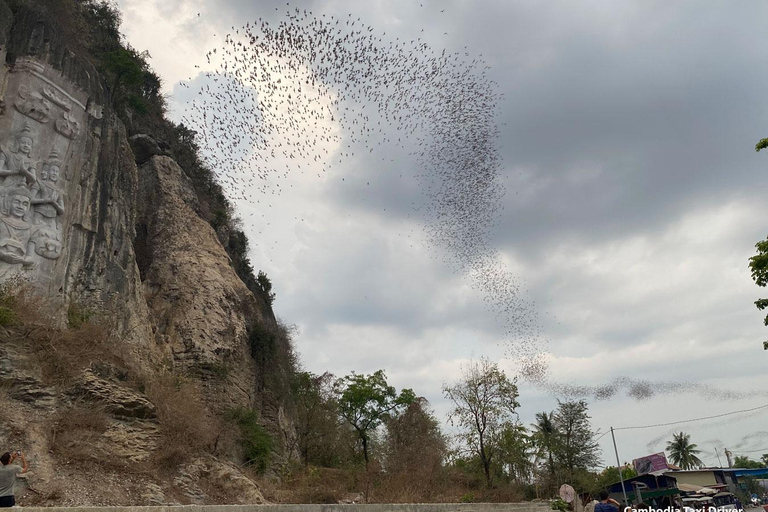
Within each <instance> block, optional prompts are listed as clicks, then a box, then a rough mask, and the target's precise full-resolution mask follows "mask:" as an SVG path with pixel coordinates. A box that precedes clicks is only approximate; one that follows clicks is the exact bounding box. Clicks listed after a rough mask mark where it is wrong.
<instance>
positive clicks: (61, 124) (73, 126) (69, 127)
mask: <svg viewBox="0 0 768 512" xmlns="http://www.w3.org/2000/svg"><path fill="white" fill-rule="evenodd" d="M54 126H56V131H57V132H59V133H60V134H62V135H63V136H65V137H66V138H68V139H76V138H77V136H78V135H80V123H78V122H77V121H75V117H74V116H72V115H70V114H69V113H67V112H62V113H61V117H59V118H58V119H57V120H56V123H55V125H54Z"/></svg>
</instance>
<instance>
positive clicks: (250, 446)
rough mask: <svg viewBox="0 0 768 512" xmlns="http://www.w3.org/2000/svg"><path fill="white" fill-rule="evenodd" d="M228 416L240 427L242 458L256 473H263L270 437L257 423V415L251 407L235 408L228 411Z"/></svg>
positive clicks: (267, 461) (265, 466)
mask: <svg viewBox="0 0 768 512" xmlns="http://www.w3.org/2000/svg"><path fill="white" fill-rule="evenodd" d="M228 417H229V418H230V419H231V420H232V421H233V422H234V423H235V424H236V425H237V426H238V428H239V429H240V444H241V446H242V448H243V459H244V461H245V463H246V464H248V465H250V466H253V467H254V469H255V470H256V471H257V472H258V473H264V472H265V471H266V470H267V467H268V466H269V455H270V453H271V451H272V438H271V437H270V435H269V433H268V432H267V431H266V429H265V428H264V427H263V426H262V425H261V424H260V423H259V415H258V413H257V412H256V411H254V410H252V409H244V408H237V409H231V410H230V411H229V414H228Z"/></svg>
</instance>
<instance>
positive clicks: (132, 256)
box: [0, 0, 292, 504]
mask: <svg viewBox="0 0 768 512" xmlns="http://www.w3.org/2000/svg"><path fill="white" fill-rule="evenodd" d="M11 20H12V21H11ZM0 62H2V66H1V67H0V282H7V281H8V280H11V279H17V278H19V277H20V278H22V279H23V280H24V281H26V282H27V283H28V286H29V287H31V288H32V289H33V290H35V293H36V294H37V295H39V296H41V297H44V298H45V299H46V300H47V302H49V303H50V305H49V307H50V308H51V309H50V311H49V314H50V315H51V318H52V319H53V321H54V323H57V324H58V325H61V326H64V325H65V324H66V322H67V318H68V316H71V314H72V311H73V309H75V310H77V311H83V310H86V311H91V312H102V313H104V312H106V313H107V314H108V315H109V317H110V319H111V320H112V325H113V328H114V330H115V339H116V340H117V341H116V343H119V344H121V346H122V347H124V356H125V357H124V359H125V360H131V361H133V364H134V365H136V364H137V365H138V366H139V368H138V370H140V372H141V373H142V374H143V375H144V377H147V376H149V378H151V376H152V374H153V373H161V372H169V371H170V372H175V373H176V374H178V375H183V376H185V377H186V378H188V379H192V380H195V381H196V382H198V383H199V384H200V387H201V388H202V390H203V394H204V399H205V402H206V403H207V404H208V406H210V407H212V409H214V410H216V411H218V412H219V413H222V414H223V413H224V412H225V411H226V410H227V409H235V408H241V409H258V410H260V411H261V412H262V413H263V414H264V416H265V417H266V418H267V420H268V422H269V425H268V426H269V427H270V428H269V430H270V431H271V432H272V433H273V435H275V436H277V437H278V441H280V442H279V443H278V444H277V446H278V447H281V448H284V447H285V446H287V445H289V444H290V438H291V435H292V432H291V426H290V421H289V420H288V419H286V418H287V417H286V414H285V411H284V408H283V404H282V402H281V399H280V397H279V396H277V395H276V394H275V393H271V394H270V393H267V390H265V389H264V385H263V382H264V379H263V375H261V373H263V372H265V369H264V368H263V367H260V366H259V364H258V358H256V360H255V359H254V357H253V355H254V354H253V350H254V348H253V347H254V344H253V331H254V329H257V330H259V331H264V330H267V331H269V330H273V329H274V328H275V326H276V324H275V320H274V315H273V313H272V311H271V309H270V308H269V306H267V305H265V304H264V302H263V301H260V300H259V299H257V298H256V297H254V295H253V294H252V293H251V292H250V291H249V290H248V289H247V287H246V286H245V285H244V284H243V282H242V281H241V280H240V279H239V278H238V277H237V275H236V274H235V272H234V271H233V269H232V266H231V264H230V260H229V257H228V256H227V253H226V251H225V249H224V248H223V247H222V245H221V243H220V241H219V238H217V235H216V233H215V232H214V230H213V229H212V228H211V226H210V225H209V224H208V223H207V222H205V221H204V220H203V219H201V218H200V217H199V216H198V215H197V213H196V211H199V208H198V206H197V203H198V197H197V196H196V195H195V192H194V190H193V188H192V187H191V186H190V184H189V180H188V179H187V177H186V176H185V173H184V171H183V169H181V168H180V167H179V166H178V165H177V164H176V162H175V161H174V160H173V159H172V158H171V157H169V156H162V155H155V156H152V152H150V153H146V151H145V149H146V148H145V146H142V141H143V142H146V141H145V140H143V139H142V138H141V137H139V138H138V139H137V138H134V148H135V150H136V153H141V154H140V155H139V160H140V161H142V162H143V163H142V164H141V165H140V166H137V164H136V155H135V154H134V151H133V150H132V148H131V145H130V144H129V141H128V137H127V134H126V130H125V127H124V126H123V123H122V122H121V121H120V120H119V118H118V117H117V115H116V114H115V113H114V112H113V111H112V110H111V109H110V108H109V106H108V105H109V97H108V92H107V90H106V89H105V88H104V87H103V85H102V83H101V79H100V77H99V74H98V73H97V71H96V70H95V69H94V68H93V66H91V65H89V64H88V63H87V61H86V60H84V59H82V58H78V57H77V56H75V55H74V54H73V53H71V52H70V51H69V50H68V49H67V45H66V44H65V42H64V41H62V40H61V39H60V38H59V36H58V35H57V32H56V30H55V28H54V27H53V26H52V25H51V24H50V23H49V22H46V21H43V20H41V19H40V18H39V16H37V15H36V14H34V13H32V12H25V11H22V12H20V13H17V14H16V18H15V19H13V18H12V15H11V11H10V10H9V9H8V7H7V6H6V5H5V3H4V2H3V0H0ZM70 320H71V318H70ZM27 356H28V355H27V354H25V348H24V345H23V343H10V344H8V345H7V346H5V347H0V384H4V385H5V387H6V388H7V390H8V396H7V397H6V398H7V399H8V400H10V402H8V403H7V404H6V406H7V409H8V410H11V411H13V412H14V413H15V414H16V417H15V418H14V419H13V420H12V421H10V420H9V421H10V422H6V424H5V425H3V426H2V428H0V445H5V444H6V442H7V441H11V442H14V443H22V444H25V445H26V446H25V447H26V448H28V449H30V450H33V456H35V457H36V459H35V460H33V464H35V463H36V466H37V469H36V470H35V471H36V473H35V472H33V473H32V475H33V476H32V477H31V478H30V485H31V486H32V487H33V488H34V487H35V485H37V486H38V487H46V486H48V487H50V486H51V485H53V484H52V483H51V482H53V481H54V480H56V478H57V475H59V476H60V473H61V472H60V468H58V467H57V464H58V463H60V462H61V461H57V460H56V458H55V457H52V456H51V455H50V454H48V453H44V452H45V451H46V450H45V445H46V443H49V442H50V439H48V438H49V437H50V432H46V431H45V430H44V429H42V428H31V430H30V431H29V435H27V436H24V435H22V434H20V433H19V432H21V431H22V430H24V429H25V428H28V427H31V426H32V425H34V424H36V423H37V424H41V421H43V423H44V421H47V420H50V419H51V418H55V417H56V415H57V414H60V413H61V410H63V409H67V410H71V409H72V408H73V407H77V403H78V402H77V401H76V400H80V399H85V400H87V401H88V403H98V404H101V405H102V406H103V407H102V408H101V409H99V410H100V411H101V412H102V413H103V414H105V415H106V419H105V420H104V422H105V423H103V425H102V426H103V428H100V429H96V430H97V431H99V434H98V436H97V438H96V439H95V440H94V443H95V444H96V445H98V446H102V448H103V450H104V453H105V454H106V457H114V458H117V459H130V460H134V461H135V460H146V459H151V457H152V456H153V455H152V453H153V450H154V449H155V448H156V446H157V435H158V434H157V425H156V418H155V412H154V405H153V404H152V403H151V401H150V400H149V399H148V398H147V397H146V396H144V395H143V393H142V390H141V389H136V386H134V387H133V388H132V387H131V386H130V385H129V383H127V382H125V379H124V378H121V377H120V375H121V372H123V370H124V369H121V368H119V367H118V368H115V367H109V368H111V369H109V368H108V369H107V370H104V367H101V366H99V364H98V362H94V363H93V364H91V366H90V367H89V368H88V369H87V370H86V371H85V372H84V373H83V375H82V376H81V378H79V379H77V382H76V383H74V384H73V383H66V385H64V384H56V383H54V384H51V383H49V382H48V383H46V382H43V381H44V380H45V379H44V378H43V377H41V375H42V373H41V372H40V371H38V370H37V369H35V368H34V367H33V366H34V365H30V364H27V363H28V361H27V363H25V361H26V360H27V359H28V357H27ZM134 370H136V368H134ZM43 373H44V372H43ZM259 382H261V383H262V385H259V384H258V383H259ZM266 394H269V397H268V399H265V395H266ZM73 397H77V399H76V400H75V399H73ZM265 404H266V405H265ZM126 411H128V412H126ZM34 450H37V454H36V455H35V452H34ZM219 456H220V457H222V458H220V459H216V458H213V457H210V458H207V459H206V458H205V457H203V458H198V459H196V460H195V461H192V462H189V463H188V464H187V466H184V467H183V468H182V469H181V470H180V472H179V474H178V475H177V476H176V477H175V479H170V480H167V481H163V482H153V483H152V485H154V486H155V487H151V489H154V491H152V492H149V493H148V494H147V493H146V492H145V494H147V496H145V497H144V498H145V499H144V501H145V502H146V503H148V504H149V503H153V504H157V503H170V502H176V501H182V502H184V501H186V502H199V503H201V502H206V501H211V500H213V499H214V498H211V496H215V495H216V493H215V492H213V491H208V492H207V491H206V489H207V487H205V485H208V486H209V487H210V485H213V484H211V482H210V481H209V482H208V483H207V484H205V485H203V484H201V483H200V480H201V478H202V477H201V476H200V475H205V478H208V479H209V480H210V479H211V478H213V479H214V480H215V479H217V478H218V481H220V482H225V481H226V482H229V484H228V485H229V486H230V491H232V489H234V490H235V491H237V492H240V491H242V492H241V495H242V498H238V497H237V496H235V497H234V498H232V499H230V500H229V501H234V502H237V501H245V502H259V501H263V499H262V498H261V497H260V494H259V493H258V489H256V488H255V486H254V485H253V484H252V482H250V481H249V480H248V479H247V478H245V477H244V476H242V475H240V473H239V471H238V470H237V467H236V466H234V465H232V464H231V463H230V462H228V461H227V460H226V459H232V460H237V457H238V454H237V450H236V449H230V450H229V452H226V451H225V452H222V453H219ZM289 456H290V454H289ZM137 457H138V459H137ZM67 471H68V472H69V473H70V476H72V475H74V473H72V471H73V470H72V468H69V469H68V470H67ZM35 475H36V477H37V478H38V483H37V484H34V483H32V482H33V481H34V479H35ZM84 475H85V473H84V474H83V475H80V476H81V477H82V478H81V480H83V478H85V480H83V482H87V475H85V476H84ZM211 475H214V476H215V475H218V476H215V478H214V476H211ZM75 476H76V475H75ZM137 478H138V477H137ZM141 478H143V480H142V479H141ZM141 478H139V479H137V480H136V481H137V482H139V481H141V482H142V485H144V486H146V485H148V480H147V479H150V480H151V475H150V476H147V475H144V476H142V477H141ZM129 480H130V479H129ZM233 482H234V483H233ZM84 485H85V484H84ZM125 485H128V483H126V484H125ZM137 485H138V484H137ZM222 485H223V484H222ZM201 486H202V487H201ZM225 487H226V486H225ZM184 489H186V490H184ZM190 489H191V490H190ZM238 489H239V491H238ZM38 494H39V492H38ZM84 496H88V494H87V493H86V494H85V495H84ZM64 501H66V500H64ZM102 501H105V502H110V503H118V502H119V500H118V501H117V502H111V501H110V500H108V499H105V500H102ZM75 502H76V501H73V502H72V503H75ZM89 502H92V503H95V502H99V500H98V499H95V498H94V499H92V500H89V499H86V498H83V499H82V500H80V501H79V503H89ZM132 503H133V504H136V502H135V501H133V502H132Z"/></svg>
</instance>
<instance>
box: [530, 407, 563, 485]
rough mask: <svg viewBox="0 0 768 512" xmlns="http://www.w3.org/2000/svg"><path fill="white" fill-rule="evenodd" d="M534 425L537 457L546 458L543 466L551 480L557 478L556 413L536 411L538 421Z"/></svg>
mask: <svg viewBox="0 0 768 512" xmlns="http://www.w3.org/2000/svg"><path fill="white" fill-rule="evenodd" d="M532 427H533V442H534V445H535V447H536V458H537V459H539V460H541V459H544V463H543V464H542V466H543V467H544V470H545V472H546V473H547V474H548V475H549V477H550V479H551V480H553V481H554V480H555V471H556V467H555V442H556V439H557V430H555V423H554V413H548V412H539V413H536V423H534V424H533V425H532Z"/></svg>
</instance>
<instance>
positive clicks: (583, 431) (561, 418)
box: [553, 400, 600, 481]
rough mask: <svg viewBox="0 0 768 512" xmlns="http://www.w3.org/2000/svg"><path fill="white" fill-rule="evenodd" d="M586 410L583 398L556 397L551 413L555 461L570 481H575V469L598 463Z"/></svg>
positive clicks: (596, 450)
mask: <svg viewBox="0 0 768 512" xmlns="http://www.w3.org/2000/svg"><path fill="white" fill-rule="evenodd" d="M587 412H588V411H587V402H586V401H584V400H579V401H566V402H561V401H559V400H558V401H557V410H556V411H555V412H554V415H553V424H554V428H555V431H556V433H557V435H556V438H555V439H556V442H555V443H554V446H555V448H556V451H555V454H556V461H557V464H558V465H559V466H560V467H561V468H562V469H563V472H564V476H566V477H567V478H568V479H569V480H570V481H574V476H575V474H576V470H589V469H592V468H594V467H595V466H598V465H599V464H600V448H599V446H598V444H597V443H596V442H595V433H594V432H593V431H592V425H591V424H590V423H589V415H588V414H587Z"/></svg>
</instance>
